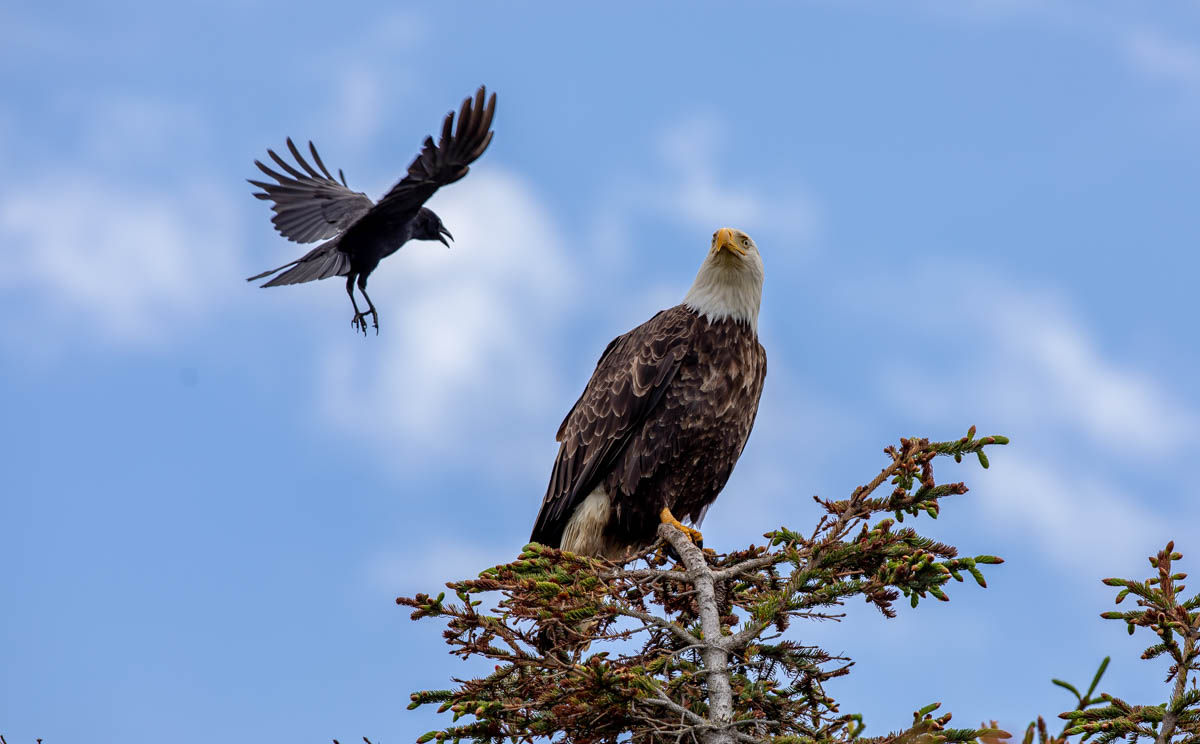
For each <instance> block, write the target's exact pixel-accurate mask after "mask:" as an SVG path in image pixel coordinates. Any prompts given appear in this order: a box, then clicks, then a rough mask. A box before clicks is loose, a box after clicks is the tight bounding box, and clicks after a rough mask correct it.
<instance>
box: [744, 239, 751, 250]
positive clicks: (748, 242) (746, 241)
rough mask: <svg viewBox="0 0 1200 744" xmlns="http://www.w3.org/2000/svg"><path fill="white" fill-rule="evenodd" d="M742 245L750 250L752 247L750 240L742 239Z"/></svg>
mask: <svg viewBox="0 0 1200 744" xmlns="http://www.w3.org/2000/svg"><path fill="white" fill-rule="evenodd" d="M742 245H744V246H746V247H747V248H749V247H750V238H742Z"/></svg>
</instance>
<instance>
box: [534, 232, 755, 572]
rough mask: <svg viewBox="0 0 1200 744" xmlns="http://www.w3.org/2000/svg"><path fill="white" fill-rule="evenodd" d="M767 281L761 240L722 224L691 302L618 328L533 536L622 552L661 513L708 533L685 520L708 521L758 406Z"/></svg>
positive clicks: (564, 437)
mask: <svg viewBox="0 0 1200 744" xmlns="http://www.w3.org/2000/svg"><path fill="white" fill-rule="evenodd" d="M762 283H763V263H762V258H761V256H760V255H759V252H758V247H757V246H756V245H755V244H754V241H753V240H751V239H750V236H748V235H746V234H745V233H744V232H742V231H740V230H734V229H731V228H727V227H726V228H721V229H720V230H717V231H716V232H715V233H713V237H712V243H711V245H710V247H709V250H708V255H707V256H706V257H705V259H704V262H703V263H702V264H701V265H700V271H699V273H698V274H697V275H696V281H695V282H694V283H693V284H692V288H691V289H690V290H689V291H688V293H687V295H686V296H685V297H684V298H683V302H682V303H681V304H679V305H676V306H675V307H672V308H670V309H668V310H663V311H661V312H659V313H658V314H656V315H655V316H654V317H652V318H651V319H650V320H648V321H646V322H645V323H643V324H641V325H640V326H638V327H637V328H634V329H633V330H632V331H629V332H628V333H626V334H624V335H621V336H618V337H617V338H615V339H613V341H612V343H610V344H609V345H608V348H606V349H605V350H604V353H603V354H601V355H600V361H599V362H598V363H597V364H596V371H595V372H593V373H592V379H591V380H589V381H588V384H587V387H586V388H584V390H583V394H582V395H580V396H579V400H578V401H576V403H575V405H574V406H573V407H572V408H571V410H570V412H569V413H567V416H566V418H565V419H564V420H563V422H562V426H560V427H559V429H558V435H557V437H556V439H557V440H558V441H559V442H561V443H562V444H561V446H560V447H559V449H558V457H557V458H556V459H555V461H554V469H553V470H552V471H551V474H550V484H549V486H548V487H547V489H546V496H545V498H544V499H543V500H542V508H541V511H540V512H539V514H538V517H537V522H536V523H535V524H534V527H533V534H532V535H531V537H530V539H531V540H532V541H534V542H539V543H542V544H544V545H549V546H551V547H561V548H563V549H564V550H569V551H571V552H574V553H579V554H582V555H590V556H596V557H602V558H608V559H618V558H620V557H621V556H622V555H624V554H625V553H626V551H627V550H629V549H631V548H634V549H636V548H640V547H642V546H646V545H649V544H650V543H652V542H653V541H654V538H655V532H656V530H657V529H658V525H659V523H660V522H668V523H671V524H674V525H675V526H677V527H680V528H681V529H683V530H684V531H685V532H687V533H688V534H689V536H691V537H692V539H693V540H695V541H697V542H698V541H699V539H700V533H699V532H698V531H696V530H694V529H691V528H689V527H686V526H684V525H683V524H681V523H680V521H679V520H680V519H686V520H689V521H690V522H691V523H692V524H694V525H697V526H698V525H699V524H700V521H701V520H702V519H703V517H704V513H705V511H706V510H707V509H708V506H709V505H710V504H712V502H713V501H714V500H715V499H716V498H717V494H719V493H720V492H721V489H722V488H723V487H724V486H725V482H726V481H727V480H729V475H730V473H732V472H733V466H734V464H735V463H737V460H738V457H740V456H741V454H742V448H743V447H745V446H746V439H747V437H749V436H750V429H751V428H752V427H753V426H754V417H755V414H756V413H757V412H758V399H759V396H760V395H761V394H762V388H763V379H764V378H765V377H766V374H767V355H766V351H764V350H763V347H762V344H760V343H759V342H758V308H759V304H760V302H761V299H762Z"/></svg>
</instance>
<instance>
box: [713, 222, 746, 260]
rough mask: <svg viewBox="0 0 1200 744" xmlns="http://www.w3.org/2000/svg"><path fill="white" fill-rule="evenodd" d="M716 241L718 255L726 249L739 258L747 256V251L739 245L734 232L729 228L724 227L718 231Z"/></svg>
mask: <svg viewBox="0 0 1200 744" xmlns="http://www.w3.org/2000/svg"><path fill="white" fill-rule="evenodd" d="M714 240H715V242H716V244H717V253H720V252H721V250H722V249H725V250H729V251H732V252H734V253H736V254H738V255H739V256H744V255H746V249H745V248H743V247H742V246H740V245H739V244H738V242H737V239H736V238H734V236H733V230H730V229H729V228H728V227H722V228H721V229H720V230H717V237H716V238H715V239H714Z"/></svg>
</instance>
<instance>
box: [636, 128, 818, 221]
mask: <svg viewBox="0 0 1200 744" xmlns="http://www.w3.org/2000/svg"><path fill="white" fill-rule="evenodd" d="M721 133H722V129H721V125H720V124H719V123H718V121H717V120H716V119H713V118H710V117H704V116H700V117H695V118H692V119H689V120H686V121H683V122H680V123H679V124H677V125H675V126H672V127H670V128H669V129H668V130H667V131H665V132H664V133H663V134H662V136H661V140H660V154H661V156H662V158H663V162H664V164H665V165H666V166H667V180H666V182H665V183H661V184H659V185H657V186H655V187H653V191H652V194H651V198H650V203H651V204H653V205H656V206H657V207H658V208H659V209H660V210H661V211H662V212H663V213H665V214H667V215H669V216H671V217H673V218H675V219H678V220H680V221H683V222H685V223H687V224H688V225H689V226H692V227H695V228H697V229H699V230H701V231H702V232H703V233H707V232H711V231H712V230H713V229H715V227H720V226H721V225H744V226H746V229H750V230H761V229H764V228H765V229H771V230H775V231H778V232H780V233H783V234H787V235H788V236H789V237H793V238H797V239H802V240H803V239H808V238H811V237H813V236H814V235H815V233H816V232H817V230H818V227H819V224H820V210H819V208H818V206H817V203H816V200H815V199H814V198H813V197H812V195H811V194H809V193H808V192H807V191H805V190H803V189H801V188H800V187H799V185H798V184H792V185H791V186H790V187H789V188H787V189H784V190H782V191H776V190H771V189H767V188H765V187H763V186H762V185H758V184H754V183H753V182H752V181H750V180H749V179H748V178H747V177H746V176H744V175H743V174H739V173H735V172H725V171H722V170H721V169H720V168H719V167H718V160H717V155H718V153H719V148H720V142H721ZM714 221H715V222H714ZM716 222H719V223H720V224H719V225H718V224H716Z"/></svg>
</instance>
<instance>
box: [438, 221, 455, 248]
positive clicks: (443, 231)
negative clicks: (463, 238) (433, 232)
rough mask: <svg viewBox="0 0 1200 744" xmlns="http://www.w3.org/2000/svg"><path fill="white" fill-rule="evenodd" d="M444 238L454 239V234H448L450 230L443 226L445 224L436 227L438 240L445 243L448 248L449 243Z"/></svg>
mask: <svg viewBox="0 0 1200 744" xmlns="http://www.w3.org/2000/svg"><path fill="white" fill-rule="evenodd" d="M446 238H450V239H451V240H454V236H453V235H451V234H450V231H449V230H447V229H446V228H445V226H442V227H439V228H438V240H440V241H442V244H443V245H445V246H446V247H447V248H449V247H450V244H449V243H447V242H446Z"/></svg>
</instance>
